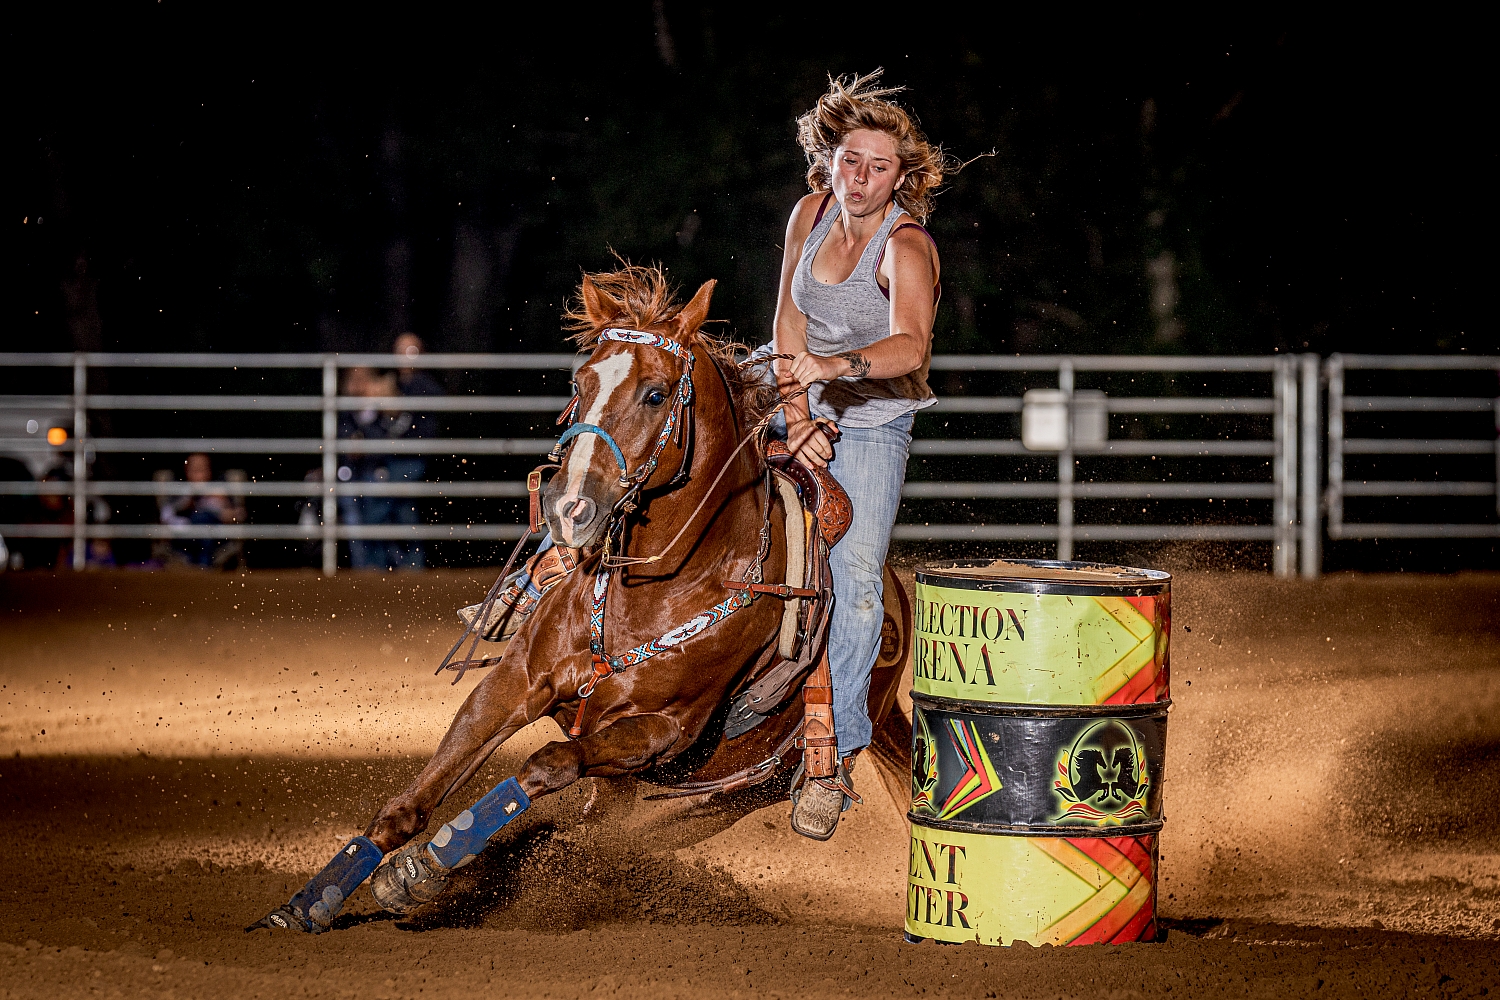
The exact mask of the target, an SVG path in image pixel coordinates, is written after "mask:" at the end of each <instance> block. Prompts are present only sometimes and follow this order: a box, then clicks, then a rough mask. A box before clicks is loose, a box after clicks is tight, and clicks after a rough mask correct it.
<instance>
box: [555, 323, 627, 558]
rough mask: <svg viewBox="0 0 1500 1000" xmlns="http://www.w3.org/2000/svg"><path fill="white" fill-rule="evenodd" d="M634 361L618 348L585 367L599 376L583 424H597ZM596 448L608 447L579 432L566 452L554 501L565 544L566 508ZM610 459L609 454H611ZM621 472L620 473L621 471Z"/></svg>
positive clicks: (569, 529)
mask: <svg viewBox="0 0 1500 1000" xmlns="http://www.w3.org/2000/svg"><path fill="white" fill-rule="evenodd" d="M634 364H635V354H634V352H632V351H621V352H620V353H619V354H611V355H610V356H609V357H607V358H605V359H604V360H603V361H600V362H598V363H596V364H593V365H590V366H589V368H590V369H591V370H592V371H593V373H594V375H595V376H596V377H597V378H598V379H599V390H598V392H596V393H595V394H594V401H593V403H592V404H590V405H589V411H588V412H587V413H585V414H584V415H583V422H584V423H586V424H594V425H595V426H597V425H598V423H599V418H600V417H602V416H604V410H605V407H607V406H609V401H610V398H611V397H613V396H614V394H615V390H616V389H618V388H619V387H620V386H621V385H622V384H623V383H624V381H625V379H626V378H627V377H628V376H629V375H630V369H631V367H632V366H633V365H634ZM597 447H604V448H608V447H609V446H608V445H607V444H605V443H604V442H603V441H601V440H599V435H597V434H580V435H579V436H578V437H576V438H574V439H573V451H572V453H571V454H569V455H568V485H567V488H566V489H564V490H563V495H562V496H561V497H559V498H558V500H557V513H558V522H559V523H560V524H561V525H562V529H563V534H564V536H566V537H564V538H563V539H562V541H563V542H564V543H565V544H568V545H571V544H572V543H573V522H572V520H571V519H569V518H568V516H567V514H566V511H568V510H571V509H572V507H573V504H574V503H576V502H577V501H578V499H579V497H580V495H581V491H582V489H583V481H584V478H585V477H586V476H587V475H588V472H589V466H590V465H591V464H593V461H594V449H595V448H597ZM611 458H613V456H611ZM621 474H622V475H623V473H621Z"/></svg>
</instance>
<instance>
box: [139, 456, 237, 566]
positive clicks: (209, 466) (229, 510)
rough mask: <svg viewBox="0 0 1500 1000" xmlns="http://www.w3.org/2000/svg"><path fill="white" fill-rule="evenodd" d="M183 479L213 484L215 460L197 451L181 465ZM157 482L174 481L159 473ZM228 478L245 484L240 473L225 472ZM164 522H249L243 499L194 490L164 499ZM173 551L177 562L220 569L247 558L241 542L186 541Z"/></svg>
mask: <svg viewBox="0 0 1500 1000" xmlns="http://www.w3.org/2000/svg"><path fill="white" fill-rule="evenodd" d="M182 468H183V475H184V478H186V480H187V481H188V482H189V483H193V484H195V485H197V484H207V483H212V482H213V481H214V467H213V460H212V459H210V458H209V457H208V456H207V455H205V454H203V453H202V452H195V453H193V454H191V455H189V456H188V457H187V459H186V460H184V461H183V463H182ZM155 478H156V479H157V480H158V481H164V482H171V481H172V480H171V474H170V473H168V472H165V470H163V472H159V473H157V475H156V477H155ZM226 478H230V479H236V480H238V481H244V479H245V476H244V473H243V472H240V471H239V470H237V469H235V470H231V471H230V473H226ZM158 507H159V510H160V512H161V523H162V524H171V525H178V526H187V525H193V526H197V527H207V526H211V525H216V524H244V523H245V522H246V521H248V520H249V518H248V516H247V511H246V510H245V500H244V498H243V497H238V496H229V495H227V494H225V493H215V492H210V491H208V490H206V489H205V490H194V491H193V492H192V493H191V494H190V495H188V496H182V497H162V498H161V499H160V501H159V502H158ZM169 551H170V554H171V555H173V556H174V557H175V558H176V559H178V560H181V561H184V562H187V563H188V564H190V565H193V566H203V567H208V566H213V567H216V568H219V569H224V568H228V567H230V566H232V565H236V564H238V563H239V562H240V561H241V560H242V559H243V558H244V551H245V549H244V543H243V542H242V541H240V540H239V539H214V538H183V539H180V540H179V541H178V542H177V543H176V544H175V545H174V546H173V547H172V549H171V550H169Z"/></svg>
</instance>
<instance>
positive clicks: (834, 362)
mask: <svg viewBox="0 0 1500 1000" xmlns="http://www.w3.org/2000/svg"><path fill="white" fill-rule="evenodd" d="M880 72H881V71H880V70H876V71H875V72H874V73H871V74H869V75H867V76H856V77H852V78H841V79H838V80H830V81H829V88H828V92H827V93H825V94H824V95H823V96H822V97H821V98H819V99H818V103H817V105H816V106H815V107H813V108H812V110H810V111H808V112H807V113H806V114H805V115H803V116H802V117H801V118H799V119H798V120H797V126H798V128H797V140H798V142H799V143H800V144H801V146H802V148H803V150H804V151H805V152H806V154H807V161H808V170H807V182H808V186H809V187H811V188H812V191H813V193H812V194H809V195H807V196H805V197H804V198H802V199H801V200H800V201H799V202H798V203H797V206H796V208H794V209H793V210H792V215H791V219H790V220H789V221H788V222H787V232H786V252H785V256H784V258H783V260H782V266H781V292H780V297H779V299H778V301H777V306H776V330H775V336H776V339H775V345H774V350H775V352H776V353H778V354H790V355H793V356H794V358H793V360H791V361H785V360H783V361H778V362H776V374H777V381H778V383H779V385H780V387H781V388H782V390H783V392H785V391H789V390H791V389H792V388H794V387H795V386H798V385H800V386H805V387H807V389H808V392H807V395H806V396H804V397H801V398H799V399H798V400H796V401H795V402H794V403H792V404H790V405H789V406H787V408H786V409H785V411H784V412H785V415H786V436H787V446H788V448H789V449H790V450H791V451H792V453H793V454H795V455H796V456H797V457H798V458H799V459H801V460H802V461H803V462H805V463H807V464H809V465H813V466H819V467H825V468H827V469H828V471H829V472H830V473H831V474H832V475H833V477H834V478H835V479H837V480H838V481H839V484H840V485H842V486H843V487H844V489H845V490H846V491H847V492H848V494H849V499H850V502H851V503H852V505H853V519H852V522H851V524H850V526H849V530H848V533H847V534H845V535H844V537H843V539H842V540H840V541H839V543H838V544H837V545H836V546H834V548H833V551H832V553H831V562H832V568H833V580H834V595H835V603H834V607H833V616H832V620H831V623H830V626H829V635H828V656H829V667H830V671H831V674H832V680H833V718H834V729H835V735H836V737H837V741H838V758H839V760H840V762H841V763H840V772H841V773H839V774H837V775H834V776H818V777H812V778H811V780H809V781H808V782H807V784H806V785H804V786H803V789H802V792H801V794H800V796H799V797H798V799H797V804H796V806H795V808H794V809H793V811H792V829H794V830H796V831H797V832H798V833H801V834H803V835H805V836H809V837H813V838H815V839H818V840H826V839H828V838H829V837H830V836H832V835H833V832H834V830H835V829H836V828H837V826H838V821H839V814H840V812H842V810H843V809H844V808H845V807H846V806H847V804H848V802H847V799H846V798H845V796H844V791H843V787H850V786H849V776H848V767H849V766H850V765H851V764H852V762H853V758H854V755H855V754H857V753H859V751H860V750H862V749H864V748H865V747H866V746H867V745H868V744H869V742H870V737H871V724H870V717H869V712H868V709H867V707H866V699H867V698H868V695H869V689H870V670H871V668H872V667H873V666H874V665H875V659H876V656H877V654H878V653H879V651H880V630H881V625H882V623H883V621H884V606H883V603H882V584H881V569H882V567H883V566H884V564H885V557H886V549H887V548H888V547H889V545H890V538H891V528H892V526H893V525H894V524H895V522H896V511H897V508H898V507H899V506H900V503H901V485H902V483H903V481H904V480H905V478H906V457H907V451H908V449H909V447H910V445H911V429H912V421H913V417H914V415H915V414H916V411H917V410H920V409H922V408H924V407H927V406H931V405H932V404H933V403H935V402H937V399H936V397H934V396H933V393H932V390H931V389H930V388H928V385H927V370H928V366H929V364H930V363H931V360H932V321H933V314H934V311H935V310H936V307H937V300H938V294H939V286H938V277H939V261H938V253H937V247H936V246H935V245H934V243H933V241H932V238H931V237H930V236H929V235H928V234H927V231H926V230H925V229H923V228H922V226H921V225H920V224H919V223H920V222H923V221H926V219H927V216H928V214H929V213H930V212H931V209H932V190H933V188H934V187H936V186H937V185H938V184H939V183H940V182H941V181H942V179H943V173H944V170H945V167H947V164H946V160H945V157H944V155H943V153H942V151H941V149H939V148H938V147H935V146H933V145H932V144H930V143H929V142H928V141H927V139H926V137H925V136H923V134H922V132H921V130H920V129H918V127H917V125H916V123H915V122H914V121H913V120H912V118H911V116H910V115H909V114H907V112H906V111H905V110H903V109H902V108H901V107H900V106H898V105H897V104H895V103H893V102H892V101H890V100H889V97H890V96H891V95H892V94H895V93H897V92H898V91H899V89H900V88H889V87H880V86H878V82H879V78H880ZM948 169H950V170H951V168H948ZM825 421H828V422H832V423H833V424H834V425H835V426H834V427H833V428H831V429H830V430H832V431H833V433H831V434H825V433H823V432H821V431H820V430H819V428H818V426H817V424H818V423H820V422H825ZM834 441H836V442H837V446H836V447H835V445H834V443H833V442H834ZM841 786H843V787H841Z"/></svg>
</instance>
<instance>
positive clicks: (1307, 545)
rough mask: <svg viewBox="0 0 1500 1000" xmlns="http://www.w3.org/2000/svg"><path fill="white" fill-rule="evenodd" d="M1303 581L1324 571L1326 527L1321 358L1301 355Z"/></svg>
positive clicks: (1314, 578) (1315, 577) (1314, 355)
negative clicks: (1321, 501) (1321, 504)
mask: <svg viewBox="0 0 1500 1000" xmlns="http://www.w3.org/2000/svg"><path fill="white" fill-rule="evenodd" d="M1301 402H1302V407H1301V409H1302V456H1301V458H1302V461H1301V463H1300V464H1301V466H1302V473H1301V479H1302V545H1301V557H1302V578H1303V579H1304V580H1316V579H1317V578H1318V574H1319V572H1321V570H1322V568H1323V544H1322V543H1323V525H1322V523H1321V521H1320V519H1319V517H1318V471H1319V469H1318V464H1319V463H1318V356H1317V355H1316V354H1304V355H1302V400H1301Z"/></svg>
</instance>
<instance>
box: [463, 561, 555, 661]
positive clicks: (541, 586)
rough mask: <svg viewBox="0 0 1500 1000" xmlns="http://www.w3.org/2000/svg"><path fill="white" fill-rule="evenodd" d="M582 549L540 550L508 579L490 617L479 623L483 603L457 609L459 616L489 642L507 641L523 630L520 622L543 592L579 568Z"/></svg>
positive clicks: (534, 606)
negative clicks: (477, 622)
mask: <svg viewBox="0 0 1500 1000" xmlns="http://www.w3.org/2000/svg"><path fill="white" fill-rule="evenodd" d="M580 554H581V553H580V551H579V550H578V549H573V548H568V547H567V546H564V545H554V546H552V547H551V548H549V549H545V550H544V551H541V552H538V553H537V554H536V555H534V556H532V557H531V559H530V560H529V561H528V562H527V563H526V566H525V568H524V569H519V570H517V571H516V572H514V573H512V574H511V575H510V576H509V577H507V578H506V580H505V583H504V585H503V587H502V588H501V590H500V593H499V594H498V595H497V596H496V599H495V600H494V602H492V603H491V604H490V613H489V617H488V618H487V619H486V620H485V621H484V622H483V623H482V624H476V621H477V619H478V618H479V612H480V611H481V610H482V609H483V608H484V602H482V601H481V602H480V603H478V604H471V605H469V606H468V607H467V608H460V609H459V610H458V617H459V618H460V619H461V620H462V621H463V623H464V624H465V625H468V626H471V627H472V628H473V629H474V631H476V632H478V633H479V636H480V638H482V639H484V640H485V641H486V642H504V641H505V640H506V639H509V638H510V637H511V636H513V635H515V634H516V633H517V632H518V631H520V628H521V625H522V624H523V623H524V622H525V621H526V618H527V617H528V616H529V615H530V614H531V612H532V611H534V610H536V606H537V602H539V601H540V600H541V599H542V595H543V594H545V593H547V591H549V590H551V589H552V588H553V587H555V586H557V584H558V583H559V582H561V581H562V579H563V577H565V576H567V575H568V574H569V573H571V572H573V570H575V569H576V568H577V567H578V562H579V556H580Z"/></svg>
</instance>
